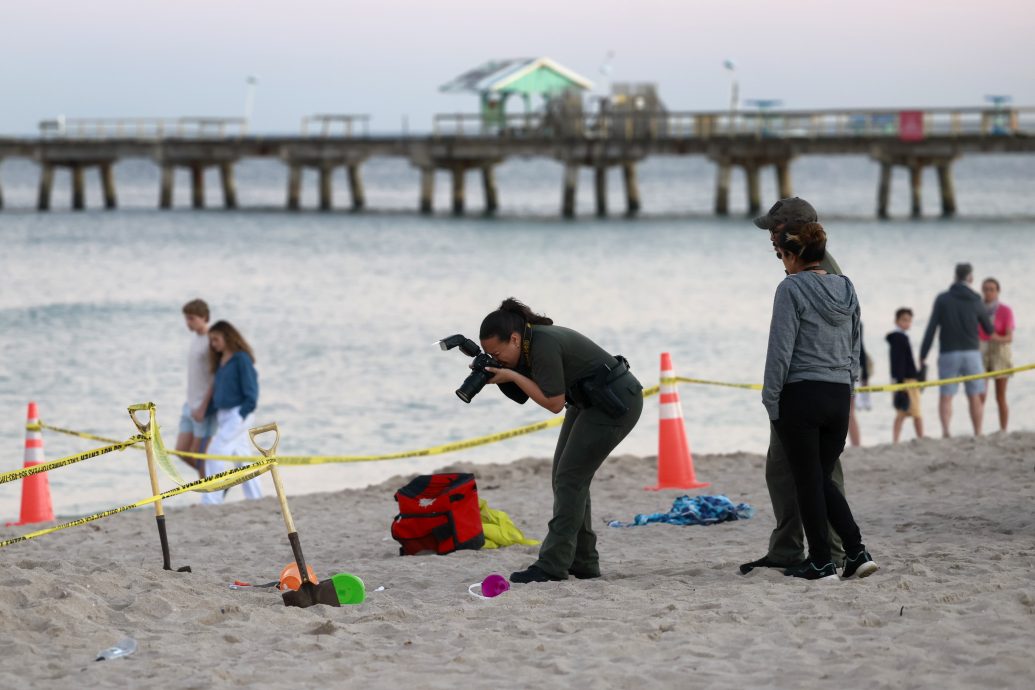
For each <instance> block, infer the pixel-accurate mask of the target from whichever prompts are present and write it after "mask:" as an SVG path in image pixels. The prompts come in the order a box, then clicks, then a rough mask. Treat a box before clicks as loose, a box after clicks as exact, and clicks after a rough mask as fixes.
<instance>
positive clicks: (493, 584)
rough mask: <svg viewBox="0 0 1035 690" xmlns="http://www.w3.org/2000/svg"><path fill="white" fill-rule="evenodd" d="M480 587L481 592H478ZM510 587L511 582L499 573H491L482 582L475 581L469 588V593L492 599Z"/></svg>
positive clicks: (480, 597)
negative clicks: (476, 589)
mask: <svg viewBox="0 0 1035 690" xmlns="http://www.w3.org/2000/svg"><path fill="white" fill-rule="evenodd" d="M475 588H478V589H479V590H480V592H476V591H475ZM508 589H510V582H508V581H507V578H505V577H503V576H502V575H500V574H499V573H489V575H487V576H486V578H485V579H484V580H482V581H481V582H475V583H474V584H472V585H471V586H470V587H468V588H467V592H468V594H470V595H471V596H473V597H478V598H479V599H492V598H493V597H498V596H499V595H501V594H503V593H504V592H506V591H507V590H508Z"/></svg>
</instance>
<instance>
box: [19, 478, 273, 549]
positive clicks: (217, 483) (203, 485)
mask: <svg viewBox="0 0 1035 690" xmlns="http://www.w3.org/2000/svg"><path fill="white" fill-rule="evenodd" d="M274 462H276V460H275V459H273V458H269V459H267V458H263V459H262V460H261V461H260V462H257V463H255V464H254V465H249V466H248V467H238V468H235V469H232V470H227V471H226V472H220V473H219V474H214V475H212V476H211V477H205V478H204V479H199V480H197V481H195V482H191V483H190V484H184V485H183V486H178V487H176V488H175V489H170V490H169V491H166V492H164V493H161V494H158V495H157V496H148V497H147V498H145V499H143V500H140V501H137V502H136V503H130V504H129V505H125V506H121V507H119V508H111V509H109V510H104V511H101V512H100V513H94V514H93V515H87V516H86V517H81V518H79V519H77V520H72V521H71V522H65V523H62V524H60V525H54V526H53V527H46V528H44V529H40V530H36V531H35V532H29V533H28V534H23V535H22V536H20V537H13V538H11V539H6V540H4V541H0V549H2V548H4V547H5V546H10V545H11V544H17V543H18V542H22V541H28V540H29V539H35V538H36V537H42V536H43V535H45V534H52V533H53V532H57V531H59V530H63V529H68V528H69V527H78V526H79V525H85V524H86V523H88V522H93V521H94V520H100V519H101V518H106V517H110V516H112V515H117V514H119V513H124V512H126V511H127V510H132V509H134V508H141V507H143V506H146V505H148V504H149V503H154V502H155V501H161V500H165V499H166V498H170V497H172V496H176V495H178V494H182V493H186V492H187V491H197V490H204V489H211V488H212V487H226V486H228V485H229V486H233V485H235V484H240V483H241V482H243V481H246V480H248V479H251V478H252V477H256V476H258V475H260V474H262V473H263V472H265V471H267V470H269V469H270V467H272V465H273V463H274Z"/></svg>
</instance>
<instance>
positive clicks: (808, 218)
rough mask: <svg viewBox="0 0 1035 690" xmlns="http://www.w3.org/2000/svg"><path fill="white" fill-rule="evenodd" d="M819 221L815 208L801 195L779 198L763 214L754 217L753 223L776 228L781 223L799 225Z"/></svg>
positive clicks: (769, 228)
mask: <svg viewBox="0 0 1035 690" xmlns="http://www.w3.org/2000/svg"><path fill="white" fill-rule="evenodd" d="M817 221H819V216H818V215H817V214H816V209H814V208H812V204H810V203H809V202H807V201H805V200H804V199H802V198H801V197H797V196H793V197H790V198H789V199H780V200H779V201H777V202H776V203H775V204H773V207H772V208H771V209H769V212H768V213H766V214H765V215H764V216H759V217H758V218H755V225H757V226H758V227H760V228H762V229H763V230H776V229H777V228H779V227H780V226H781V225H790V226H799V225H804V224H805V223H815V222H817Z"/></svg>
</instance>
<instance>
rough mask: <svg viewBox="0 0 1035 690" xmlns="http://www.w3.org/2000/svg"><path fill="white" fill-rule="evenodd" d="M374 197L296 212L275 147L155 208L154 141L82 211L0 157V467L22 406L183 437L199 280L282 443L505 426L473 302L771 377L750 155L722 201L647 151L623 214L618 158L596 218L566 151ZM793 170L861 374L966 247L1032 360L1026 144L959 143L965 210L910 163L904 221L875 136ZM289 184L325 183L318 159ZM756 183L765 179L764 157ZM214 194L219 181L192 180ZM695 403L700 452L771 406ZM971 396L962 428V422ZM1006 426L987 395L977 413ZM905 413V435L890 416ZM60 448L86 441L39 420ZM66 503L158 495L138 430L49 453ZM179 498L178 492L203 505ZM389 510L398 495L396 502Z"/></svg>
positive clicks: (424, 438) (879, 439) (1030, 416)
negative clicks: (228, 207) (143, 423)
mask: <svg viewBox="0 0 1035 690" xmlns="http://www.w3.org/2000/svg"><path fill="white" fill-rule="evenodd" d="M364 173H365V177H366V184H367V197H368V204H369V206H370V207H371V208H372V209H374V210H372V211H371V212H368V213H364V214H359V215H355V214H351V213H349V212H347V210H346V207H347V204H348V199H347V196H346V189H347V186H346V184H345V180H344V173H343V172H342V173H339V175H340V177H339V178H337V180H336V183H337V188H336V190H335V191H336V193H337V198H336V204H337V205H339V206H340V207H341V210H340V211H336V212H333V213H328V214H320V213H318V212H315V211H311V210H310V211H304V212H301V213H294V214H292V213H286V212H284V211H282V210H280V206H281V205H282V202H283V199H284V196H285V180H286V172H285V170H284V169H283V168H282V167H280V166H278V165H277V164H275V163H271V162H246V163H244V164H242V165H241V166H239V169H238V183H239V186H240V191H239V195H240V201H241V204H242V206H243V207H244V208H243V209H242V210H240V211H237V212H226V211H222V210H218V208H213V209H212V210H208V211H204V212H195V211H191V210H188V209H186V208H184V206H185V205H186V204H187V203H188V202H189V190H188V188H187V180H186V177H179V178H178V179H177V183H178V189H177V198H176V202H177V206H178V207H179V208H177V209H176V210H173V211H171V212H164V213H163V212H158V211H156V210H154V205H155V202H156V199H157V194H158V174H157V171H156V169H155V168H154V166H153V165H151V164H150V163H148V162H145V161H128V162H126V163H124V164H122V165H120V166H119V167H118V168H117V179H118V188H119V195H120V199H119V202H120V206H121V208H120V210H119V211H117V212H114V213H111V212H104V211H100V210H96V209H98V208H99V206H100V198H99V197H100V195H99V190H98V187H99V184H97V183H96V179H95V178H93V177H91V178H90V190H89V194H88V197H87V201H88V204H89V205H90V206H91V209H93V210H89V211H87V212H85V213H72V212H70V211H68V210H67V199H68V192H67V189H68V188H67V183H68V179H67V176H62V175H60V174H59V175H58V176H57V180H56V193H55V200H54V203H55V206H56V210H55V211H53V212H51V213H48V214H37V213H35V212H34V211H32V210H31V208H32V206H33V204H34V201H35V185H36V181H37V174H38V171H37V169H36V168H35V167H34V166H33V165H32V164H29V163H26V162H21V161H17V160H11V161H5V162H4V163H3V165H2V166H0V180H2V184H3V192H4V202H5V209H4V210H3V211H2V212H0V241H2V251H0V269H2V270H0V275H2V280H3V283H2V285H3V287H2V289H0V352H2V365H0V449H2V456H0V469H4V470H6V469H13V468H16V467H20V466H21V464H22V447H23V438H24V428H23V424H24V416H25V405H26V402H28V401H29V400H35V401H37V402H38V403H39V404H40V410H41V413H42V417H43V419H44V420H45V421H47V422H50V423H52V424H56V425H59V426H67V427H73V428H78V429H83V430H89V431H92V432H95V433H101V434H104V435H110V436H115V437H123V438H124V437H126V436H129V435H131V433H132V432H133V427H132V425H131V423H130V421H129V419H128V416H127V414H126V407H127V405H130V404H132V403H137V402H143V401H154V402H155V403H157V405H158V410H159V421H160V423H161V424H162V425H163V428H164V430H165V436H166V439H167V440H168V441H169V442H170V443H171V442H172V439H173V438H174V437H175V429H176V425H177V422H178V415H179V411H180V407H181V405H182V403H183V398H184V392H185V391H184V389H185V385H186V381H185V357H186V348H187V338H188V334H187V331H186V330H185V328H184V326H183V320H182V317H181V314H180V306H181V305H182V304H183V303H184V302H186V301H187V300H188V299H191V298H194V297H203V298H204V299H206V300H207V301H208V302H209V303H210V304H211V305H212V307H213V311H214V317H215V318H218V319H228V320H230V321H232V322H233V323H234V324H236V325H237V326H238V327H239V328H240V330H241V331H242V332H243V333H244V334H245V336H246V337H247V338H248V339H249V340H250V342H251V343H252V345H253V346H254V349H255V351H256V354H257V359H258V362H257V365H258V369H259V375H260V384H261V397H260V401H259V409H258V414H257V416H258V420H259V421H261V422H266V421H274V420H275V421H277V422H279V423H280V426H281V429H282V433H283V439H282V442H281V449H282V451H283V452H285V453H289V454H296V453H298V454H302V453H305V454H310V453H311V454H367V453H382V452H392V451H400V450H407V449H416V448H422V447H425V446H429V445H436V444H440V443H443V442H447V441H453V440H459V439H464V438H468V437H472V436H478V435H482V434H486V433H489V432H493V431H500V430H505V429H508V428H511V427H514V426H518V425H522V424H528V423H531V422H534V421H537V420H541V419H544V418H545V417H547V416H548V413H547V412H545V411H544V410H542V409H539V408H536V407H535V406H533V405H531V404H529V405H525V406H524V407H519V406H517V405H514V404H513V403H511V402H509V401H508V400H506V399H505V398H503V397H502V396H501V395H499V394H498V392H496V391H494V390H486V391H485V392H484V393H482V394H481V395H480V396H478V397H477V398H476V399H475V400H474V402H473V403H472V404H471V405H465V404H463V403H461V402H460V401H459V400H458V399H457V398H456V397H455V396H454V394H453V390H454V389H455V388H456V387H457V385H458V384H459V383H460V382H461V380H462V379H463V378H464V377H465V375H466V374H467V373H468V370H467V367H466V364H467V362H466V360H465V358H464V357H462V356H461V355H459V354H457V352H455V351H453V352H442V351H440V350H439V349H438V348H437V347H436V346H434V345H433V343H434V341H436V340H437V339H439V338H441V337H444V336H447V335H450V334H453V333H458V332H462V333H466V334H468V335H469V336H476V335H477V333H476V331H477V328H478V324H479V323H480V321H481V318H482V316H484V314H485V313H486V312H488V311H489V310H491V309H492V308H494V307H495V306H496V304H497V303H498V302H499V300H500V299H502V298H503V297H507V296H510V295H514V296H517V297H519V298H521V299H523V300H525V301H526V302H528V303H529V304H530V305H532V307H533V308H535V309H537V310H539V311H542V312H545V313H547V314H549V315H550V316H552V317H553V318H554V319H555V320H556V321H557V322H558V323H560V324H564V325H570V326H572V327H574V328H576V329H578V330H580V331H583V332H585V333H586V334H588V335H589V336H590V337H592V338H594V339H595V340H596V341H597V342H599V343H600V344H601V345H603V346H604V347H606V348H608V349H609V350H611V351H612V352H615V353H622V354H625V355H626V356H627V357H628V358H629V359H630V361H631V362H632V364H633V368H634V371H635V373H636V374H637V375H638V376H639V377H640V378H641V380H642V381H643V382H644V383H645V384H647V385H650V384H651V382H653V381H655V380H656V378H657V371H658V358H659V353H661V352H663V351H669V352H671V353H672V355H673V359H674V362H675V365H676V369H677V373H678V374H681V375H686V376H694V377H701V378H710V379H720V380H728V381H747V382H756V381H759V380H760V379H761V373H762V367H763V362H764V356H765V347H766V334H767V330H768V325H769V314H770V308H771V302H772V295H773V291H774V289H775V287H776V284H777V283H778V281H779V280H780V279H781V278H782V267H781V265H780V264H779V262H778V261H777V260H776V259H775V258H774V256H773V253H772V251H771V249H770V248H769V246H768V241H767V237H766V235H765V233H764V232H763V231H761V230H757V229H755V228H754V227H753V226H752V225H751V224H750V222H748V221H747V220H745V218H744V215H743V214H744V208H745V201H744V193H743V183H742V179H741V178H739V177H735V178H734V184H735V187H734V194H733V198H732V203H733V207H734V210H735V215H734V216H733V217H731V218H729V219H717V218H714V217H712V216H711V215H709V210H710V208H711V204H712V189H713V186H714V178H713V174H714V171H713V169H712V167H711V166H710V165H708V164H706V163H705V162H703V161H700V160H664V159H658V160H654V161H651V162H649V163H648V164H645V165H643V166H642V168H641V174H640V181H641V188H642V196H643V206H644V214H643V216H642V217H641V218H639V219H636V220H626V219H624V218H622V217H621V216H620V214H619V211H620V207H621V204H622V198H621V194H620V189H621V188H620V179H619V177H618V176H617V174H616V175H614V176H612V178H611V190H612V191H611V204H612V207H613V210H614V211H615V215H614V216H613V217H611V218H608V219H605V220H598V219H596V218H594V217H592V215H591V213H592V208H593V199H592V197H591V190H592V184H591V180H590V177H589V176H588V174H586V175H585V176H584V177H583V178H582V180H581V187H580V190H579V191H580V199H579V206H580V213H581V217H580V218H579V219H578V220H576V221H574V222H565V221H563V220H560V219H558V218H557V212H558V207H559V203H560V178H561V169H560V167H559V166H556V165H553V164H548V163H543V162H538V161H517V162H513V163H510V164H507V165H505V166H503V167H501V168H500V170H499V187H500V196H501V205H502V208H501V213H500V217H499V218H496V219H485V218H483V217H481V216H480V215H479V207H480V205H481V194H480V190H479V188H478V185H477V180H476V178H475V177H474V176H473V175H472V177H471V178H470V180H469V181H468V188H469V191H470V207H471V208H470V212H469V215H468V217H465V218H462V219H454V218H452V217H450V216H448V215H446V209H447V204H448V200H447V195H448V188H449V183H448V179H447V178H446V177H445V176H441V177H440V178H439V181H438V189H437V204H438V208H439V209H440V213H439V215H435V216H433V217H421V216H418V215H416V214H414V213H412V210H413V209H414V208H415V207H416V204H417V185H418V176H417V172H416V170H415V169H413V168H411V167H409V166H408V165H405V164H403V163H398V162H391V161H381V162H372V163H370V164H368V165H367V166H366V167H365V168H364ZM793 175H794V183H795V191H796V193H798V194H800V195H802V196H804V197H806V198H808V199H809V200H811V201H812V202H813V203H814V204H815V205H816V206H817V207H818V208H819V209H820V214H821V216H822V217H823V219H824V221H825V225H826V227H827V230H828V232H829V233H830V238H831V239H830V244H829V247H830V249H831V251H832V253H833V254H834V255H835V256H836V258H837V259H838V261H839V262H840V263H841V265H842V267H843V268H844V270H845V272H846V273H847V274H848V275H850V276H851V277H852V278H853V280H854V282H855V284H856V286H857V289H858V291H859V294H860V298H861V301H862V307H863V320H864V324H865V327H866V338H865V345H866V347H867V350H868V351H869V353H870V355H871V357H872V358H873V360H874V362H875V365H876V366H875V369H876V371H875V375H874V382H884V381H886V380H887V379H888V362H887V348H886V344H885V342H884V334H885V333H886V332H887V331H888V330H889V329H890V328H891V327H892V321H893V314H894V310H895V309H896V308H897V307H899V306H911V307H913V308H914V309H915V310H916V314H917V319H916V321H915V326H914V332H913V339H914V347H919V341H920V338H921V336H922V333H923V328H924V327H925V325H926V322H927V318H928V314H929V310H930V306H931V303H932V300H933V299H934V297H935V295H936V294H937V293H938V292H939V291H940V290H943V289H945V288H946V287H948V285H949V283H950V282H951V278H952V269H953V265H954V264H955V263H956V262H958V261H971V262H972V263H973V264H974V266H975V268H976V273H977V277H978V278H979V279H980V278H982V277H985V276H988V275H993V276H995V277H997V278H998V279H999V280H1000V281H1001V283H1002V285H1003V294H1002V300H1003V302H1005V303H1007V304H1009V305H1011V306H1013V307H1014V310H1015V313H1016V316H1017V322H1018V328H1017V332H1016V342H1015V346H1014V352H1015V362H1016V363H1018V364H1023V363H1028V362H1032V361H1035V325H1033V324H1035V313H1033V312H1035V309H1033V308H1035V281H1033V280H1032V279H1031V270H1032V266H1035V232H1033V231H1035V194H1033V192H1035V158H1024V157H984V158H980V157H971V158H966V159H963V160H962V161H961V162H960V163H959V164H958V165H957V168H956V185H957V193H958V199H959V206H960V216H959V217H958V218H956V219H953V220H949V221H943V220H940V219H937V218H936V217H935V216H936V213H937V209H938V198H937V189H936V187H935V183H934V179H933V173H932V174H931V176H930V177H928V178H926V179H925V184H926V186H925V189H924V194H925V197H924V202H925V210H926V212H927V214H928V216H929V217H928V218H926V219H924V220H922V221H916V222H914V221H910V220H908V219H906V218H905V216H906V213H907V205H908V193H907V183H906V179H905V176H904V174H902V173H901V172H899V173H898V174H897V175H896V178H895V186H894V191H893V200H894V203H893V207H892V212H893V214H894V215H895V216H896V219H895V220H892V221H888V222H878V221H876V220H875V219H874V218H873V211H874V203H875V196H876V181H877V168H876V166H875V165H874V164H872V163H870V162H868V161H866V160H863V159H842V158H807V159H803V160H801V161H799V162H798V163H796V164H795V167H794V169H793ZM306 183H307V189H306V194H305V196H304V203H305V204H306V205H307V206H308V207H309V208H312V207H313V206H314V205H315V201H316V199H315V197H316V192H315V180H314V179H312V178H307V179H306ZM763 184H764V192H765V197H764V199H765V203H766V205H768V204H770V203H772V202H773V201H774V200H775V182H774V181H773V180H772V178H771V177H766V178H764V179H763ZM208 197H209V199H208V200H209V203H210V204H213V205H215V204H217V203H218V201H219V188H218V180H217V179H216V178H215V177H214V176H213V177H212V178H211V179H209V181H208ZM681 396H682V402H683V409H684V412H685V415H686V425H687V431H688V435H689V438H690V441H691V445H692V448H693V450H694V451H695V452H698V453H702V452H705V453H724V452H733V451H742V450H743V451H752V452H762V451H764V449H765V447H766V443H767V439H768V427H767V424H766V418H765V413H764V411H763V408H762V406H761V404H760V402H759V395H758V393H756V392H751V391H741V390H732V389H723V388H713V387H701V386H683V387H682V388H681ZM1010 397H1011V400H1012V403H1013V422H1012V428H1015V429H1025V428H1026V429H1032V428H1033V427H1035V421H1033V420H1035V373H1030V374H1022V375H1019V376H1017V377H1016V378H1015V379H1014V380H1013V381H1011V383H1010ZM936 398H937V396H936V395H935V394H932V393H930V392H929V393H927V394H925V395H924V398H923V405H924V411H925V414H926V419H927V428H928V430H929V431H930V432H937V430H938V423H937V399H936ZM654 405H656V403H653V402H652V403H649V404H648V406H647V408H646V410H645V414H644V417H643V420H642V421H641V423H640V426H639V427H638V428H637V429H636V430H635V431H634V432H633V434H632V435H631V436H630V437H629V438H628V440H626V441H625V443H624V444H623V446H622V447H621V448H620V452H626V453H635V454H641V455H648V454H652V453H653V452H655V448H656V443H657V424H656V422H655V419H656V409H655V407H654ZM964 409H965V406H964V404H963V399H962V398H958V399H957V405H956V410H957V414H956V419H955V421H954V429H955V431H957V432H958V433H961V434H962V433H969V424H967V422H966V416H965V413H964ZM892 417H893V413H892V410H891V402H890V399H889V396H887V395H878V396H875V397H874V409H873V410H872V411H869V412H863V413H861V415H860V421H861V424H862V431H863V442H864V444H876V443H884V442H886V441H888V440H889V439H890V434H891V432H890V427H891V420H892ZM986 424H987V425H988V428H989V429H994V428H995V427H996V424H995V421H994V412H993V413H989V414H987V415H986ZM910 436H911V434H910V432H908V431H907V433H906V437H907V438H909V437H910ZM555 438H556V431H555V430H552V431H545V432H540V433H538V434H535V435H531V436H525V437H521V438H517V439H513V440H510V441H507V442H504V443H500V444H496V445H492V446H488V447H484V448H480V449H475V450H471V451H465V452H462V453H458V454H455V455H453V456H445V457H443V456H440V457H436V458H430V459H424V460H412V461H410V460H407V461H392V462H381V463H363V464H350V465H321V466H317V467H308V468H289V469H287V470H286V471H285V474H284V477H285V483H286V485H287V488H288V491H289V492H290V493H293V494H299V493H305V492H312V491H320V490H332V489H338V488H342V487H355V486H363V485H366V484H368V483H371V482H377V481H381V480H383V479H384V478H386V477H388V476H391V475H394V474H408V473H416V472H419V471H428V470H431V469H433V468H434V467H436V466H439V465H441V464H443V463H445V462H448V461H449V460H450V459H451V458H452V459H456V460H473V461H479V462H480V461H509V460H515V459H518V458H522V457H526V456H547V455H550V454H551V452H552V448H553V444H554V441H555ZM45 442H46V453H47V457H48V458H50V459H53V458H57V457H60V456H62V455H66V454H71V453H74V452H78V451H81V450H86V449H88V448H90V447H92V445H94V444H91V443H89V442H83V441H80V440H77V439H72V438H68V437H64V436H60V435H57V434H54V433H47V434H45ZM50 482H51V487H52V492H53V496H54V504H55V510H56V511H57V512H58V513H59V514H62V515H72V514H81V513H84V512H87V511H92V510H95V509H102V508H106V507H110V506H115V505H120V504H123V503H127V502H130V501H133V500H137V499H139V498H142V497H144V496H146V495H148V494H149V488H150V487H149V484H148V480H147V475H146V470H145V464H144V461H143V454H141V453H139V452H136V451H125V452H123V453H120V454H114V455H109V456H106V457H104V458H102V459H96V460H92V461H89V462H85V463H82V464H79V465H76V466H73V467H69V468H65V469H62V470H59V471H55V472H52V473H51V474H50ZM193 500H194V498H192V497H181V498H177V499H173V501H174V503H173V505H178V504H185V503H189V502H191V501H193ZM18 501H19V488H18V484H17V483H11V484H7V485H4V486H3V487H0V518H9V517H13V516H15V515H16V514H17V511H18ZM385 510H386V515H387V514H388V513H390V512H391V510H392V508H391V506H389V505H386V508H385Z"/></svg>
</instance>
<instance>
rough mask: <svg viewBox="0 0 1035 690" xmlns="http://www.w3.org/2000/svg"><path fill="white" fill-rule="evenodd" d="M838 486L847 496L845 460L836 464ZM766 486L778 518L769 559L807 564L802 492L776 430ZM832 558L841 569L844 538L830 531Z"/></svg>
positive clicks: (767, 459)
mask: <svg viewBox="0 0 1035 690" xmlns="http://www.w3.org/2000/svg"><path fill="white" fill-rule="evenodd" d="M832 479H833V480H834V484H835V485H836V486H837V488H838V489H839V490H840V491H841V495H842V496H844V495H845V475H844V471H843V470H842V469H841V460H840V458H838V460H837V462H836V463H835V464H834V474H833V477H832ZM765 483H766V486H767V487H768V488H769V498H770V500H772V502H773V515H774V516H775V517H776V528H775V529H774V530H773V533H772V535H771V536H770V537H769V554H768V557H769V559H770V560H772V561H776V562H777V563H786V564H788V565H791V564H794V563H800V562H801V561H803V560H805V528H804V527H803V525H802V522H801V515H800V513H799V512H798V492H797V490H796V489H795V488H794V475H793V474H791V466H790V463H788V461H787V453H786V451H784V448H783V444H782V443H780V439H779V438H778V437H777V435H776V431H774V430H773V428H772V425H770V429H769V452H768V453H767V454H766V457H765ZM830 556H831V558H832V559H833V561H834V563H835V564H836V565H837V566H838V567H841V565H842V564H843V563H844V560H845V550H844V546H842V544H841V537H839V536H838V535H837V532H836V531H834V528H833V527H832V526H831V527H830Z"/></svg>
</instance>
